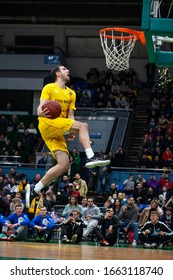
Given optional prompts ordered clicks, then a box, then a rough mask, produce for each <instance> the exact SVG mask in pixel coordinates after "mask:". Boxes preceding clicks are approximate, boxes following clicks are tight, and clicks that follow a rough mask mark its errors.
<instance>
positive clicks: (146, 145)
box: [139, 134, 154, 158]
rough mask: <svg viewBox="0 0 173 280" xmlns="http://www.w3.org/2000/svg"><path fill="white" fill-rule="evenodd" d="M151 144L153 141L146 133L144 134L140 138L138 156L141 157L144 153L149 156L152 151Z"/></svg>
mask: <svg viewBox="0 0 173 280" xmlns="http://www.w3.org/2000/svg"><path fill="white" fill-rule="evenodd" d="M153 144H154V143H153V141H151V140H150V139H149V137H148V134H145V135H144V137H143V139H142V140H141V145H140V150H139V157H140V158H141V157H142V155H143V154H144V153H145V154H146V155H147V156H151V155H152V152H153Z"/></svg>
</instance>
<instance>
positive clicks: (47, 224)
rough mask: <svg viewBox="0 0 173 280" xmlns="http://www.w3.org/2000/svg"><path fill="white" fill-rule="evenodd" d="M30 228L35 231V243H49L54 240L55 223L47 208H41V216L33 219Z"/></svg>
mask: <svg viewBox="0 0 173 280" xmlns="http://www.w3.org/2000/svg"><path fill="white" fill-rule="evenodd" d="M30 227H31V228H32V229H33V230H34V238H35V241H37V242H39V241H41V242H48V241H49V240H50V239H51V238H52V231H53V229H54V227H55V222H54V220H53V218H52V217H51V216H50V215H49V214H48V213H47V209H46V207H45V206H41V207H40V214H38V215H37V216H36V217H35V218H33V219H32V221H31V223H30Z"/></svg>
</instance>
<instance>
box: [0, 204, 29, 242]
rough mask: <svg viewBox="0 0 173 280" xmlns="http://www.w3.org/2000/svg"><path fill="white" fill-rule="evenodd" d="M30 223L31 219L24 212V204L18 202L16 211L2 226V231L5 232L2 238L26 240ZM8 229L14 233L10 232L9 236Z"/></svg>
mask: <svg viewBox="0 0 173 280" xmlns="http://www.w3.org/2000/svg"><path fill="white" fill-rule="evenodd" d="M29 223H30V220H29V218H28V216H27V214H25V213H23V207H22V205H21V204H17V205H16V208H15V213H13V214H11V215H9V216H8V217H7V218H6V221H5V223H4V226H3V228H2V233H3V234H4V236H3V237H2V239H3V240H11V241H14V240H16V241H19V240H26V239H27V233H28V226H29ZM8 230H12V231H13V233H12V234H10V236H9V237H7V234H8V233H7V232H8Z"/></svg>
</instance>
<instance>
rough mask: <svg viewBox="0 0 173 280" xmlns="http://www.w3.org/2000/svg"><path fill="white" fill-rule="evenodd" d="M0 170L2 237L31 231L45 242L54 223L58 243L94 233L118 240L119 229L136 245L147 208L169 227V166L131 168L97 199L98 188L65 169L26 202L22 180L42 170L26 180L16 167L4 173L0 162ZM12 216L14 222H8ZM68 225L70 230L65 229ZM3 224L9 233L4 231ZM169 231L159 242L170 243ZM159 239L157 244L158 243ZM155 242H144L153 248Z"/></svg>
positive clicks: (107, 241)
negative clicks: (151, 171) (153, 170)
mask: <svg viewBox="0 0 173 280" xmlns="http://www.w3.org/2000/svg"><path fill="white" fill-rule="evenodd" d="M0 174H1V176H0V215H1V216H2V217H3V219H5V224H4V223H3V222H2V226H1V234H0V239H1V240H23V238H24V239H25V240H26V239H28V238H29V236H30V234H31V233H32V234H31V236H32V238H34V239H35V241H38V242H40V241H41V242H48V241H49V240H50V239H51V238H53V230H54V229H57V230H58V231H59V232H60V239H62V242H63V243H69V242H72V243H79V242H85V241H87V240H88V238H91V236H90V235H93V236H95V237H94V238H95V240H96V241H97V242H99V244H100V245H103V246H113V245H115V244H116V245H119V239H120V236H121V233H122V232H123V233H124V235H127V236H128V238H129V242H130V243H132V245H133V246H136V245H137V244H141V243H140V242H141V240H144V239H143V238H142V239H141V240H140V236H141V235H140V234H139V238H138V233H141V230H142V229H143V227H145V226H146V223H147V222H149V221H150V216H151V212H152V211H153V213H154V212H156V215H157V216H158V219H157V220H158V221H159V222H162V223H164V224H165V225H166V226H167V227H168V230H167V231H168V232H170V234H171V233H172V230H173V182H172V181H171V180H170V178H169V173H168V172H163V174H162V175H161V176H160V177H158V178H156V177H155V175H151V177H150V178H149V179H148V180H147V179H146V178H145V176H143V175H142V174H140V173H139V174H138V175H137V177H135V176H134V174H132V173H131V174H129V176H128V178H127V179H125V180H124V181H123V182H122V183H121V184H120V185H117V184H116V183H115V182H111V183H110V185H109V188H108V189H107V190H106V191H105V192H104V193H103V200H102V202H101V203H100V202H99V203H98V200H97V199H98V196H99V195H100V194H99V193H98V192H94V191H90V190H89V188H88V184H87V182H86V181H85V180H84V179H83V178H82V177H81V175H80V174H79V173H76V174H75V176H74V178H73V181H70V179H69V177H68V175H67V174H66V175H64V176H63V177H62V178H61V181H58V182H54V183H53V184H52V185H50V186H47V187H46V188H44V189H43V191H42V192H40V193H39V194H38V196H37V197H36V198H34V199H33V200H32V203H31V205H30V208H26V205H25V193H26V186H27V185H28V184H36V182H37V181H38V180H40V178H41V174H39V173H37V174H35V176H34V178H33V179H32V180H28V178H27V175H26V174H23V173H19V172H17V171H16V170H15V168H13V167H12V168H11V169H10V172H9V173H8V174H4V173H3V169H2V168H1V169H0ZM58 203H60V204H61V205H57V204H58ZM62 203H63V204H62ZM60 206H61V211H60ZM132 209H133V210H132ZM128 211H129V212H128ZM15 215H17V216H22V217H23V220H22V221H26V224H19V223H17V222H16V219H17V218H16V216H15ZM104 217H105V218H104ZM44 219H46V220H47V221H49V222H47V224H46V225H47V227H45V226H44V224H43V220H44ZM105 219H106V220H107V222H106V223H105ZM3 221H4V220H3ZM9 221H10V222H9ZM13 222H14V224H15V226H14V227H12V226H11V223H12V224H13ZM16 223H17V224H16ZM49 223H50V228H49V227H48V224H49ZM74 224H75V226H73V225H74ZM62 225H63V226H62ZM68 228H69V230H70V232H71V233H70V232H68V233H67V231H66V230H67V229H68ZM12 229H13V230H14V232H13V233H11V230H12ZM166 229H167V228H165V230H166ZM8 230H9V231H10V233H11V234H9V236H8ZM73 230H74V231H73ZM40 231H41V232H40ZM78 234H79V236H78ZM130 234H131V235H130ZM165 234H166V233H165ZM130 236H131V237H132V239H130ZM168 237H169V238H168ZM168 237H167V238H166V239H163V243H166V244H170V242H171V236H170V235H168ZM9 238H10V239H9ZM145 240H146V239H145ZM152 240H153V239H152ZM164 240H165V241H164ZM168 241H169V242H168ZM159 242H160V241H159ZM159 242H158V246H161V245H163V244H162V242H161V244H160V243H159ZM145 243H146V242H145ZM154 243H155V242H154V241H153V242H152V243H151V244H150V245H151V246H150V245H148V244H149V243H147V245H145V246H146V247H147V246H148V247H147V248H157V247H158V246H156V245H155V244H154ZM152 244H154V245H152ZM152 246H153V247H152Z"/></svg>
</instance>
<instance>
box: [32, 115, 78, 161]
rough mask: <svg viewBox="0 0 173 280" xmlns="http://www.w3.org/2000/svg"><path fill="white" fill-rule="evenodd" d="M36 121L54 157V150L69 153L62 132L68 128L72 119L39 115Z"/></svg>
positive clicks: (71, 123) (72, 121)
mask: <svg viewBox="0 0 173 280" xmlns="http://www.w3.org/2000/svg"><path fill="white" fill-rule="evenodd" d="M38 121H39V124H38V128H39V131H40V134H41V136H42V138H43V140H44V141H45V144H46V145H47V147H48V149H49V150H50V151H51V153H52V155H53V156H54V157H55V155H54V152H55V151H57V150H58V151H64V152H67V153H69V152H68V148H67V142H66V140H65V138H64V133H65V131H69V130H70V128H71V127H72V125H73V123H74V120H72V119H65V118H57V119H53V120H51V119H48V118H41V117H39V118H38Z"/></svg>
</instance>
